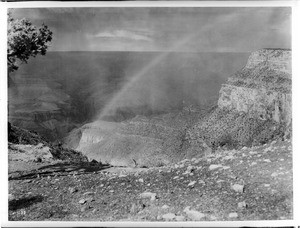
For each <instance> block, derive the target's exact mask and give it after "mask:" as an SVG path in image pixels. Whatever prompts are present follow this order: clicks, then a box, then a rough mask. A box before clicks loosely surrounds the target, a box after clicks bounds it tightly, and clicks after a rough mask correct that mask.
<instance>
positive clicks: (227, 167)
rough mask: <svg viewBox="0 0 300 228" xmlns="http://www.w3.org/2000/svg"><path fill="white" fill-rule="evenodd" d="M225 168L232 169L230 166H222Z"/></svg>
mask: <svg viewBox="0 0 300 228" xmlns="http://www.w3.org/2000/svg"><path fill="white" fill-rule="evenodd" d="M222 168H223V169H225V170H226V169H230V166H222Z"/></svg>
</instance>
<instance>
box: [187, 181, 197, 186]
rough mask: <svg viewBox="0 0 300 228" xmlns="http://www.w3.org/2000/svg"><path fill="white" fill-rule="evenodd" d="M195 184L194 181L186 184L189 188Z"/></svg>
mask: <svg viewBox="0 0 300 228" xmlns="http://www.w3.org/2000/svg"><path fill="white" fill-rule="evenodd" d="M195 184H196V181H191V182H190V183H189V184H188V186H189V187H190V186H194V185H195Z"/></svg>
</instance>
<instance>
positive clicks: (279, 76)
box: [218, 49, 292, 125]
mask: <svg viewBox="0 0 300 228" xmlns="http://www.w3.org/2000/svg"><path fill="white" fill-rule="evenodd" d="M291 83H292V72H291V51H290V50H282V49H262V50H259V51H255V52H253V53H252V54H251V55H250V57H249V59H248V62H247V64H246V66H245V67H244V68H243V69H241V70H240V71H238V72H237V73H236V74H234V75H233V76H232V77H230V78H229V79H228V81H227V83H226V84H224V85H223V86H222V88H221V90H220V97H219V101H218V106H219V108H229V109H231V110H236V111H238V112H244V113H248V114H249V115H250V116H251V117H254V118H261V119H272V120H274V121H276V122H278V123H285V124H287V125H289V124H290V123H291V120H292V94H291Z"/></svg>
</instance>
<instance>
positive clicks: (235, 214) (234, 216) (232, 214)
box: [228, 212, 238, 218]
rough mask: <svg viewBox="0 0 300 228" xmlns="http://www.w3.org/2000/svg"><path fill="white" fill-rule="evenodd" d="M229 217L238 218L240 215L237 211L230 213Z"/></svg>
mask: <svg viewBox="0 0 300 228" xmlns="http://www.w3.org/2000/svg"><path fill="white" fill-rule="evenodd" d="M228 217H229V218H237V217H238V214H237V213H236V212H233V213H230V214H229V215H228Z"/></svg>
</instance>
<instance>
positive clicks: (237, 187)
mask: <svg viewBox="0 0 300 228" xmlns="http://www.w3.org/2000/svg"><path fill="white" fill-rule="evenodd" d="M231 188H232V189H233V190H234V191H236V192H241V193H243V192H244V188H245V186H244V185H240V184H234V185H232V186H231Z"/></svg>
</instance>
